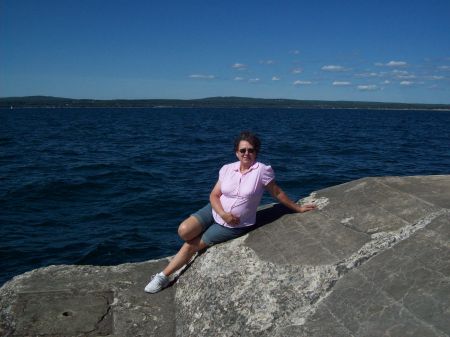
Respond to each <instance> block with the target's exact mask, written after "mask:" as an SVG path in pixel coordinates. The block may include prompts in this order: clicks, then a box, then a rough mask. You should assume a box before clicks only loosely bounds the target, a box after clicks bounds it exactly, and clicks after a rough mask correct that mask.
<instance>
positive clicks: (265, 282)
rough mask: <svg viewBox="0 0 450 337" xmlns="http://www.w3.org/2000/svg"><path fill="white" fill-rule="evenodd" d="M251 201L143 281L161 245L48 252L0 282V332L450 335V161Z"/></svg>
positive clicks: (156, 266) (318, 336)
mask: <svg viewBox="0 0 450 337" xmlns="http://www.w3.org/2000/svg"><path fill="white" fill-rule="evenodd" d="M300 202H302V203H305V202H314V203H316V204H317V206H318V209H317V210H315V211H313V212H307V213H302V214H292V213H290V212H288V211H287V210H286V209H285V208H283V207H282V206H280V205H276V204H274V205H268V206H265V207H262V208H261V209H260V211H259V212H258V223H260V224H261V227H259V228H258V229H256V230H254V231H253V232H251V233H249V234H248V235H246V236H244V237H241V238H239V239H236V240H233V241H230V242H227V243H224V244H220V245H217V246H215V247H212V248H210V249H209V250H207V251H206V252H205V253H203V254H201V255H199V256H198V257H197V258H196V259H195V261H194V262H193V263H192V264H191V265H190V266H189V268H187V269H186V270H185V272H184V273H183V274H182V275H181V276H180V277H179V279H178V280H177V282H176V283H174V284H173V285H172V286H170V287H169V288H167V289H166V290H164V291H162V292H160V293H158V294H154V295H150V294H146V293H144V291H143V288H144V286H145V285H146V283H147V282H148V280H149V277H150V275H152V274H154V273H156V272H158V271H160V270H161V269H162V268H163V266H164V265H165V264H166V263H167V261H168V259H161V260H156V261H148V262H145V263H134V264H124V265H119V266H113V267H98V266H97V267H95V266H50V267H46V268H41V269H37V270H34V271H31V272H28V273H25V274H23V275H19V276H17V277H15V278H14V279H12V280H11V281H10V282H7V283H6V284H5V285H4V286H3V287H2V288H1V289H0V336H121V337H126V336H276V337H282V336H283V337H285V336H300V337H301V336H303V337H327V336H329V337H349V336H355V337H370V336H391V337H394V336H398V337H404V336H417V337H433V336H450V175H440V176H414V177H379V178H364V179H359V180H356V181H352V182H348V183H345V184H342V185H338V186H333V187H330V188H326V189H323V190H320V191H317V192H315V193H312V194H311V195H310V196H309V197H307V198H304V199H302V200H301V201H300Z"/></svg>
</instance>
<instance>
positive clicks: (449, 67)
mask: <svg viewBox="0 0 450 337" xmlns="http://www.w3.org/2000/svg"><path fill="white" fill-rule="evenodd" d="M438 69H440V70H450V66H440V67H438Z"/></svg>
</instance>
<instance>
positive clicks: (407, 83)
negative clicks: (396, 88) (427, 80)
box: [400, 81, 414, 87]
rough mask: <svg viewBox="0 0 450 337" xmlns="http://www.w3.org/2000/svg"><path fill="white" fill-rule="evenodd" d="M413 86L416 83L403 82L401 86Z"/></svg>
mask: <svg viewBox="0 0 450 337" xmlns="http://www.w3.org/2000/svg"><path fill="white" fill-rule="evenodd" d="M413 84H414V82H412V81H401V82H400V85H403V86H405V87H409V86H411V85H413Z"/></svg>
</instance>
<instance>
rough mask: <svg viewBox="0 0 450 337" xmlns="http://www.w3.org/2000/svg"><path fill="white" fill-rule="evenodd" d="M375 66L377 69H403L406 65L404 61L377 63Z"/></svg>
mask: <svg viewBox="0 0 450 337" xmlns="http://www.w3.org/2000/svg"><path fill="white" fill-rule="evenodd" d="M375 65H376V66H377V67H383V66H385V67H404V66H406V65H408V64H407V63H406V62H405V61H389V62H388V63H381V62H377V63H375Z"/></svg>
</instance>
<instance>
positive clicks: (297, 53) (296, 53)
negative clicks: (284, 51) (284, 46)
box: [291, 50, 300, 55]
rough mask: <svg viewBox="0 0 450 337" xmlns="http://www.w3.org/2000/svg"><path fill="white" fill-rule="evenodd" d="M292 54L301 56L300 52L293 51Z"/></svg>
mask: <svg viewBox="0 0 450 337" xmlns="http://www.w3.org/2000/svg"><path fill="white" fill-rule="evenodd" d="M291 54H294V55H299V54H300V51H299V50H292V51H291Z"/></svg>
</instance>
